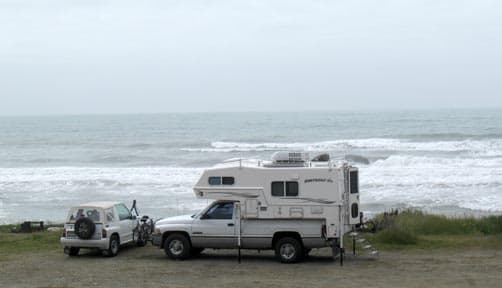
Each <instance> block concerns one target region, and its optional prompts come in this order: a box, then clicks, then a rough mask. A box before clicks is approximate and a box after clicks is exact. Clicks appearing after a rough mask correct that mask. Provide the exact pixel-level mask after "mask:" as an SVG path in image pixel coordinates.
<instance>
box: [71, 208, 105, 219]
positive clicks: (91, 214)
mask: <svg viewBox="0 0 502 288" xmlns="http://www.w3.org/2000/svg"><path fill="white" fill-rule="evenodd" d="M101 214H102V212H101V209H98V208H92V207H73V208H71V209H70V213H68V222H70V223H75V221H77V220H78V219H79V218H89V219H91V220H92V221H93V222H101V221H102V215H101Z"/></svg>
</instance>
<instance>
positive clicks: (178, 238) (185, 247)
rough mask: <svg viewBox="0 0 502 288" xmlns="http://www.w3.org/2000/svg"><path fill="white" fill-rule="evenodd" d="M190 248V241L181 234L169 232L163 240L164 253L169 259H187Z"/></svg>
mask: <svg viewBox="0 0 502 288" xmlns="http://www.w3.org/2000/svg"><path fill="white" fill-rule="evenodd" d="M191 249H192V245H190V241H188V239H187V237H186V236H185V235H183V234H171V235H169V237H167V239H166V241H165V242H164V250H165V252H166V255H167V256H168V257H169V258H171V259H187V258H189V257H190V251H191Z"/></svg>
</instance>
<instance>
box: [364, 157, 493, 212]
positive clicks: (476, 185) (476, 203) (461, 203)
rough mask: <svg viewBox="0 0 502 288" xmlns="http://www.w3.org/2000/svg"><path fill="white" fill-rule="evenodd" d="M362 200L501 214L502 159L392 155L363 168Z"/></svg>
mask: <svg viewBox="0 0 502 288" xmlns="http://www.w3.org/2000/svg"><path fill="white" fill-rule="evenodd" d="M361 185H362V187H361V190H362V194H361V201H363V202H368V203H405V204H407V205H409V206H414V207H441V206H453V207H460V208H468V209H473V210H481V211H493V212H495V211H497V212H501V211H502V197H500V195H501V194H502V159H501V158H496V159H465V158H433V157H414V156H391V157H389V158H388V159H385V160H379V161H377V162H375V163H373V164H372V165H369V166H367V167H364V168H362V169H361Z"/></svg>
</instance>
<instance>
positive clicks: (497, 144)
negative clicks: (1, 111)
mask: <svg viewBox="0 0 502 288" xmlns="http://www.w3.org/2000/svg"><path fill="white" fill-rule="evenodd" d="M283 150H291V151H293V150H294V151H306V152H309V153H310V154H311V155H314V154H316V153H317V152H329V153H330V154H331V155H332V157H333V158H335V159H346V160H348V161H350V162H352V163H353V164H354V165H356V166H358V167H359V168H360V185H361V187H360V191H361V196H360V199H361V204H362V210H363V211H364V212H365V213H367V214H368V215H372V214H375V213H378V212H382V211H388V210H389V209H392V208H417V209H422V210H425V211H428V212H432V213H441V214H447V215H485V214H502V111H501V110H434V111H401V112H397V111H359V112H357V111H352V112H340V111H333V112H287V113H286V112H281V113H276V112H263V113H255V112H246V113H186V114H181V113H180V114H151V115H82V116H26V117H21V116H20V117H0V223H14V222H19V221H24V220H37V221H38V220H44V221H52V222H61V221H63V220H64V218H65V217H66V213H67V210H68V208H69V207H70V206H72V205H77V204H79V203H83V202H89V201H98V200H114V201H124V202H126V203H128V204H129V203H131V202H132V200H133V199H137V202H138V210H139V211H140V213H144V214H149V215H151V216H153V217H154V218H158V217H165V216H172V215H178V214H187V213H192V212H195V211H197V210H199V209H201V208H202V207H204V206H205V205H206V204H207V201H206V200H202V201H201V200H196V199H195V196H194V194H193V192H192V186H193V185H194V183H195V182H196V180H197V179H198V177H199V175H200V173H201V171H202V170H203V169H204V168H206V167H211V166H213V165H216V164H218V163H219V162H221V161H224V160H226V159H229V158H236V157H240V158H251V159H269V158H270V156H271V154H272V153H273V152H275V151H283Z"/></svg>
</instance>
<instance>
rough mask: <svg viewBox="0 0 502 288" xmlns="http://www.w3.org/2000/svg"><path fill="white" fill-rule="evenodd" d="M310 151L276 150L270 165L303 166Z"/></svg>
mask: <svg viewBox="0 0 502 288" xmlns="http://www.w3.org/2000/svg"><path fill="white" fill-rule="evenodd" d="M308 159H309V156H308V153H303V152H285V151H281V152H275V153H274V154H272V163H270V164H268V165H266V166H268V167H301V166H305V165H306V162H307V161H308Z"/></svg>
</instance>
